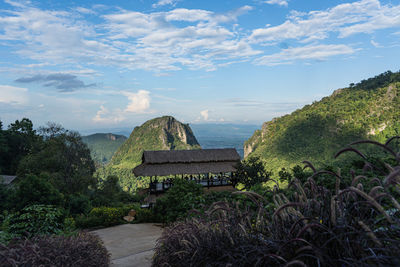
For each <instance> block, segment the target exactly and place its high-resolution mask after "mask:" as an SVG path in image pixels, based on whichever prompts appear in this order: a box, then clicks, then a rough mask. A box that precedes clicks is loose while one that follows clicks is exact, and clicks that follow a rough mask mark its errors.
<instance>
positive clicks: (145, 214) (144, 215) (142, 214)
mask: <svg viewBox="0 0 400 267" xmlns="http://www.w3.org/2000/svg"><path fill="white" fill-rule="evenodd" d="M156 221H157V218H156V216H155V215H154V213H153V211H152V210H151V209H138V210H136V218H135V220H134V221H133V222H134V223H149V222H156Z"/></svg>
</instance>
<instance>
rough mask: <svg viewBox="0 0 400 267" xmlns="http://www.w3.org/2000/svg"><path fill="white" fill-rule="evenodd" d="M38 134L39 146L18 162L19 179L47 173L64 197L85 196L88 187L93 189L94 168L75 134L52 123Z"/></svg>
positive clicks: (82, 144) (79, 137)
mask: <svg viewBox="0 0 400 267" xmlns="http://www.w3.org/2000/svg"><path fill="white" fill-rule="evenodd" d="M39 133H40V134H41V136H42V138H43V142H42V144H41V145H40V147H38V148H37V149H36V150H35V151H33V152H32V153H30V154H29V155H27V156H26V157H25V158H24V159H23V160H22V161H21V163H20V164H19V167H18V175H19V176H22V177H24V176H26V175H27V174H36V175H39V174H41V173H47V174H49V175H50V177H52V182H53V185H54V186H55V187H56V188H57V189H58V190H59V191H60V192H61V193H64V194H77V193H86V192H87V191H88V188H89V186H95V184H96V179H95V178H94V177H93V173H94V171H95V165H94V162H93V160H92V158H91V156H90V151H89V148H88V147H87V145H86V144H85V143H83V142H82V139H81V136H80V135H79V133H77V132H74V131H68V130H65V129H64V128H63V127H62V126H61V125H58V124H55V123H49V124H48V126H47V127H41V128H40V129H39Z"/></svg>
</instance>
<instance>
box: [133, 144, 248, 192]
mask: <svg viewBox="0 0 400 267" xmlns="http://www.w3.org/2000/svg"><path fill="white" fill-rule="evenodd" d="M239 162H240V156H239V154H238V153H237V151H236V149H234V148H224V149H198V150H162V151H144V152H143V156H142V164H140V165H139V166H137V167H136V168H134V169H133V173H134V174H135V175H136V176H148V177H150V193H156V194H157V193H162V192H164V191H165V190H167V189H168V188H169V187H171V186H172V185H173V181H171V179H168V180H167V181H165V180H163V181H162V182H158V181H157V177H160V176H163V177H166V176H171V175H175V177H177V176H178V175H180V176H181V177H182V178H183V177H184V176H185V175H186V179H190V180H194V181H196V182H197V183H199V184H201V185H203V186H205V187H207V188H210V187H218V186H232V179H231V178H232V175H233V174H234V173H235V172H236V166H237V164H238V163H239ZM210 174H211V175H210ZM188 175H190V176H188ZM213 175H219V176H213ZM189 177H190V178H189Z"/></svg>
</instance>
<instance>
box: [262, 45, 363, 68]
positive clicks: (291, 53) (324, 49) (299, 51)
mask: <svg viewBox="0 0 400 267" xmlns="http://www.w3.org/2000/svg"><path fill="white" fill-rule="evenodd" d="M355 51H356V50H355V49H353V48H351V47H350V46H347V45H307V46H303V47H295V48H288V49H283V50H282V51H281V52H279V53H276V54H272V55H268V56H263V57H261V58H258V59H256V60H255V64H257V65H267V66H275V65H282V64H291V63H293V62H294V61H296V60H325V59H327V58H328V57H333V56H338V55H349V54H353V53H355Z"/></svg>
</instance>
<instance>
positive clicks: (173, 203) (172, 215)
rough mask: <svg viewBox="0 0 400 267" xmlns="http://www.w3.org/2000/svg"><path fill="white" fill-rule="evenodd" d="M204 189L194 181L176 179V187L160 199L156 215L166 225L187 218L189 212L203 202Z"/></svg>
mask: <svg viewBox="0 0 400 267" xmlns="http://www.w3.org/2000/svg"><path fill="white" fill-rule="evenodd" d="M202 195H203V187H202V186H201V185H199V184H197V183H195V182H194V181H185V180H180V179H176V180H175V181H174V186H173V187H171V188H170V189H169V190H168V191H167V193H166V194H165V195H164V196H162V197H160V198H158V199H157V202H156V204H155V208H154V213H156V214H157V215H158V216H159V220H160V221H162V222H164V223H170V222H174V221H176V220H177V219H179V218H182V217H186V216H187V213H188V211H189V210H191V209H194V208H196V207H197V205H198V204H199V203H201V201H202Z"/></svg>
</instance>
